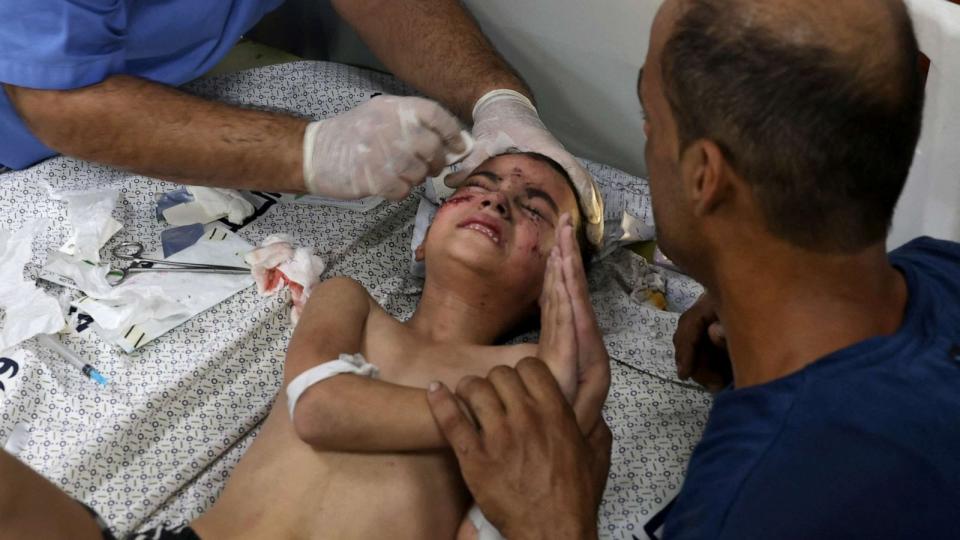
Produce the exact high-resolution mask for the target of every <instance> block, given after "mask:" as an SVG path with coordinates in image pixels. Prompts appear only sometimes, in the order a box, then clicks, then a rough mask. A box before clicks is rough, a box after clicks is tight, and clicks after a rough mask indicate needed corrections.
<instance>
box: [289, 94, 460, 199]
mask: <svg viewBox="0 0 960 540" xmlns="http://www.w3.org/2000/svg"><path fill="white" fill-rule="evenodd" d="M465 149H466V143H465V141H464V140H463V138H462V137H461V134H460V123H459V122H458V121H457V119H456V118H455V117H454V116H453V115H451V114H450V113H449V112H447V111H446V110H445V109H444V108H443V107H441V106H440V105H439V104H437V103H436V102H433V101H430V100H428V99H423V98H417V97H397V96H380V97H376V98H373V99H371V100H370V101H368V102H366V103H364V104H363V105H360V106H359V107H356V108H354V109H351V110H349V111H347V112H345V113H343V114H341V115H339V116H336V117H333V118H328V119H325V120H320V121H317V122H312V123H311V124H309V125H308V126H307V129H306V132H305V133H304V136H303V178H304V184H305V186H306V188H307V191H309V192H310V193H313V194H317V195H323V196H326V197H333V198H337V199H359V198H363V197H368V196H370V195H379V196H382V197H386V198H387V199H391V200H399V199H402V198H404V197H406V196H407V194H409V193H410V189H411V188H413V187H414V186H416V185H418V184H420V183H422V182H423V181H424V179H426V177H427V176H434V175H437V174H439V173H440V171H441V170H443V168H444V167H445V166H446V156H447V155H449V154H459V153H462V152H463V151H464V150H465Z"/></svg>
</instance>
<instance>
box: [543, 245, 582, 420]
mask: <svg viewBox="0 0 960 540" xmlns="http://www.w3.org/2000/svg"><path fill="white" fill-rule="evenodd" d="M537 356H538V357H539V358H540V359H541V360H543V361H544V362H545V363H546V364H547V366H548V367H549V368H550V371H551V372H552V373H553V376H554V377H555V378H556V379H557V382H558V383H559V384H560V390H561V391H562V392H563V396H564V397H565V398H567V402H569V403H573V402H574V398H575V397H576V395H577V382H578V380H579V373H578V368H577V336H576V329H575V327H574V323H573V305H572V303H571V300H570V294H569V293H568V292H567V287H566V285H564V282H563V270H562V269H561V267H560V248H559V247H558V246H554V248H553V250H552V251H551V252H550V257H549V258H548V259H547V270H546V274H545V276H544V279H543V291H542V292H541V293H540V344H539V349H538V351H537Z"/></svg>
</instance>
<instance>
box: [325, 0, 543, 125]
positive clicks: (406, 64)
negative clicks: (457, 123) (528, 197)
mask: <svg viewBox="0 0 960 540" xmlns="http://www.w3.org/2000/svg"><path fill="white" fill-rule="evenodd" d="M334 6H335V7H336V9H337V11H338V12H339V13H340V15H341V16H343V18H344V19H345V20H346V21H347V22H348V23H349V24H350V25H351V26H353V27H354V28H355V29H356V30H357V32H358V33H359V34H360V36H361V37H362V38H363V40H364V42H365V43H366V44H367V45H368V46H369V47H370V49H371V50H373V52H374V54H376V55H377V57H378V58H379V59H380V60H381V61H382V62H383V63H384V64H385V65H386V66H387V68H388V69H390V71H391V72H392V73H394V74H395V75H397V76H398V77H400V78H401V79H403V80H405V81H407V82H409V83H410V84H412V85H413V86H415V87H416V88H417V89H418V90H420V91H422V92H424V93H426V94H427V95H429V96H430V97H432V98H434V99H436V100H437V101H440V102H441V103H444V104H445V105H447V107H448V108H449V109H450V110H452V111H453V112H454V113H456V114H457V115H458V116H460V118H462V119H463V120H465V121H468V122H469V121H471V120H472V119H471V118H470V113H471V110H472V108H473V104H474V103H476V101H477V99H479V98H480V97H481V96H483V94H485V93H486V92H488V91H490V90H494V89H497V88H509V89H513V90H516V91H518V92H521V93H523V94H526V95H527V96H528V97H531V98H532V94H531V93H530V90H529V89H528V88H527V86H526V84H524V82H523V81H522V80H521V79H520V77H519V76H518V75H517V74H516V72H514V71H513V70H512V69H511V68H510V66H509V64H507V62H506V61H505V60H504V59H503V58H502V57H501V56H500V55H499V54H497V52H496V50H495V49H494V48H493V46H492V45H491V44H490V42H489V40H487V38H486V37H485V36H484V35H483V33H482V32H481V31H480V28H479V27H478V26H477V24H476V22H475V21H474V20H473V18H472V17H471V16H470V14H469V13H467V12H466V10H465V9H464V8H463V6H462V5H461V4H460V2H459V1H458V0H334Z"/></svg>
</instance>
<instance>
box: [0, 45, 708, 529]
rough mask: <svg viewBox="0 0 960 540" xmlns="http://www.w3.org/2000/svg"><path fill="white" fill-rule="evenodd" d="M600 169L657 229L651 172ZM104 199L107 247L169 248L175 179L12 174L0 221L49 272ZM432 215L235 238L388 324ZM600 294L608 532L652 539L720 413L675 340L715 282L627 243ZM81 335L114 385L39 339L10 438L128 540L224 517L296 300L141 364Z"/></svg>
mask: <svg viewBox="0 0 960 540" xmlns="http://www.w3.org/2000/svg"><path fill="white" fill-rule="evenodd" d="M187 90H188V91H190V92H193V93H195V94H198V95H202V96H206V97H209V98H214V99H219V100H223V101H227V102H231V103H237V104H243V105H245V106H253V107H259V108H264V109H272V110H284V111H290V112H294V113H296V114H301V115H306V116H311V117H316V118H322V117H327V116H331V115H334V114H338V113H341V112H343V111H345V110H347V109H350V108H352V107H354V106H356V105H357V104H359V103H362V102H364V101H366V100H368V99H370V98H371V97H372V96H374V95H376V94H378V93H408V92H409V89H408V88H406V87H404V86H403V85H402V84H400V83H398V82H397V81H396V80H394V79H393V78H391V77H389V76H387V75H383V74H379V73H375V72H371V71H366V70H361V69H357V68H351V67H347V66H343V65H339V64H331V63H322V62H320V63H318V62H297V63H289V64H282V65H276V66H269V67H263V68H257V69H253V70H249V71H244V72H240V73H235V74H231V75H224V76H217V77H211V78H207V79H202V80H199V81H196V82H194V83H192V84H190V85H189V86H188V87H187ZM586 165H587V167H588V169H589V170H590V171H591V172H592V173H593V174H594V175H595V176H596V177H597V178H598V179H599V181H600V183H601V185H602V186H603V190H604V193H606V194H607V195H608V196H607V199H608V200H609V201H610V204H608V213H607V216H606V217H608V218H609V222H610V223H611V224H613V223H617V221H618V220H619V219H620V218H621V217H622V215H623V211H628V212H629V213H630V214H631V215H633V216H634V217H636V218H637V219H638V220H640V221H642V222H645V223H646V224H648V225H652V212H651V209H650V201H649V190H648V187H647V184H646V182H645V181H644V180H643V179H642V178H638V177H635V176H632V175H629V174H626V173H624V172H622V171H620V170H618V169H615V168H613V167H610V166H607V165H603V164H599V163H596V162H590V161H588V162H586ZM94 187H113V188H116V189H117V190H119V191H120V193H121V195H120V200H121V202H120V204H118V207H117V210H116V211H115V213H114V215H115V217H116V218H117V219H119V220H120V221H121V222H122V223H123V225H124V228H123V229H122V230H121V231H120V232H119V233H117V236H116V237H115V238H114V239H113V240H112V241H111V242H112V243H111V244H108V245H107V249H105V250H104V252H105V253H106V252H108V250H109V248H110V246H112V245H114V243H118V242H123V241H128V240H138V241H143V242H144V243H145V244H147V245H146V248H147V250H148V251H149V250H151V249H155V248H157V247H158V245H157V244H158V238H159V233H160V231H161V230H162V228H163V227H164V225H163V224H161V223H159V222H158V221H157V219H156V216H155V210H154V206H155V202H156V196H157V195H158V194H160V193H163V192H166V191H169V190H171V189H173V188H174V187H175V186H174V185H173V184H170V183H166V182H160V181H157V180H154V179H149V178H144V177H140V176H135V175H130V174H129V173H125V172H122V171H117V170H114V169H110V168H107V167H102V166H97V165H93V164H90V163H87V162H83V161H79V160H75V159H71V158H65V157H58V158H55V159H51V160H48V161H45V162H43V163H41V164H39V165H37V166H35V167H33V168H31V169H28V170H26V171H20V172H12V173H6V174H4V175H3V176H0V200H2V201H4V204H3V205H0V227H3V228H6V229H16V228H18V227H19V226H20V225H21V224H22V223H23V222H24V221H25V220H27V219H29V218H34V217H45V218H46V219H48V220H49V223H50V225H49V227H48V228H47V230H46V232H44V233H43V234H41V235H40V236H39V237H38V238H37V239H36V241H35V243H34V262H35V263H36V264H40V263H42V261H43V259H44V258H45V256H46V253H47V252H48V251H49V250H52V249H56V248H57V247H58V246H60V245H62V244H63V242H64V241H65V240H66V238H67V236H68V235H69V225H68V223H67V220H65V219H64V215H65V210H64V205H63V203H61V202H59V201H55V200H52V199H51V198H50V197H49V193H50V191H51V190H52V191H65V190H84V189H92V188H94ZM417 193H418V194H420V193H422V192H421V191H418V192H417ZM265 195H267V194H265ZM418 205H419V198H418V197H417V196H414V197H411V198H409V199H407V200H405V201H402V202H400V203H383V204H381V205H379V206H377V207H376V208H374V209H373V210H370V211H368V212H358V211H351V210H347V209H342V208H334V207H328V206H312V205H304V204H276V205H274V206H272V207H271V208H270V209H269V210H268V211H266V212H265V213H263V215H261V216H259V217H258V218H256V219H255V220H253V221H252V222H251V223H249V224H248V225H246V226H244V227H242V228H239V229H238V230H237V231H236V234H237V235H239V236H240V237H241V238H243V239H245V240H246V241H247V242H249V243H250V244H257V243H258V242H259V241H261V240H262V239H263V238H264V237H266V236H267V235H269V234H273V233H280V232H283V233H288V234H290V235H291V236H292V237H293V239H294V240H295V241H296V242H298V243H299V244H301V245H308V246H314V251H315V253H317V254H318V255H320V256H321V257H322V258H323V259H324V260H325V262H326V265H327V271H326V273H325V274H324V277H330V276H334V275H348V276H351V277H353V278H355V279H357V280H359V281H360V282H362V283H363V284H364V285H365V286H366V287H367V288H368V289H369V290H370V291H371V293H372V295H373V296H374V297H375V298H376V299H377V300H378V301H379V302H381V303H382V304H383V305H384V307H385V308H386V309H387V310H388V311H389V312H391V313H392V314H394V315H396V316H398V317H406V316H409V315H410V313H411V312H412V311H413V309H414V307H415V305H416V301H417V299H418V296H419V292H420V287H421V281H420V280H419V278H416V277H415V276H414V275H413V274H412V273H411V272H410V238H411V234H412V229H413V227H414V217H415V214H416V212H417V208H418ZM223 226H224V227H227V224H223ZM590 284H591V289H592V298H593V302H594V305H595V307H596V310H597V314H598V318H599V322H600V325H601V327H602V330H603V331H604V334H605V341H606V344H607V347H608V349H609V351H610V356H611V358H612V386H611V390H610V396H609V399H608V402H607V405H606V408H605V413H604V414H605V416H606V418H607V420H608V422H609V423H610V426H611V428H612V430H613V433H614V437H615V442H614V447H613V458H612V461H613V464H612V469H611V475H610V481H609V483H608V487H607V493H606V496H605V500H604V504H603V507H602V509H601V527H602V529H603V537H605V538H624V539H630V538H632V537H633V535H637V536H638V537H642V533H641V532H640V529H641V528H642V526H643V524H644V523H645V522H646V521H647V520H648V519H649V517H650V516H651V515H653V514H654V513H655V512H656V511H657V510H658V509H660V508H662V507H663V506H664V505H665V504H666V503H667V502H668V501H669V500H670V499H671V498H672V497H673V495H674V494H675V493H676V492H677V491H678V490H679V487H680V484H681V482H682V479H683V474H684V470H685V466H686V462H687V459H688V458H689V454H690V452H691V450H692V448H693V446H694V445H695V444H696V441H697V440H698V438H699V436H700V433H701V432H702V430H703V426H704V422H705V420H706V415H707V411H708V408H709V405H710V398H709V395H708V394H706V393H705V392H703V391H701V390H699V389H698V388H695V387H693V386H692V385H689V384H687V383H684V382H681V381H678V380H676V378H675V373H674V364H673V348H672V343H671V337H672V332H673V328H674V327H675V324H676V320H677V317H678V312H680V311H681V310H682V309H683V308H684V307H686V306H687V305H689V304H690V303H692V302H693V301H694V299H695V298H696V297H697V296H698V294H699V292H700V287H699V286H698V285H697V284H696V283H694V282H693V281H692V280H690V279H689V278H687V277H685V276H681V275H677V274H674V273H671V272H669V271H667V270H664V269H660V268H655V267H652V266H650V265H649V264H648V263H647V262H646V261H645V260H644V259H643V258H641V257H639V256H637V255H635V254H633V253H632V252H630V251H628V250H623V249H621V250H618V251H615V252H614V253H612V254H611V255H609V256H608V257H606V258H605V259H603V260H601V261H599V262H598V263H597V264H596V265H595V267H594V268H593V269H592V270H591V272H590ZM54 291H55V289H54ZM657 294H662V295H665V297H666V298H667V302H668V310H662V309H660V308H658V307H656V306H655V305H654V304H655V302H652V301H651V298H652V297H654V296H656V295H657ZM74 327H75V329H76V330H77V332H76V333H75V334H74V335H71V336H69V337H67V338H66V339H65V341H66V342H67V344H68V345H69V346H70V347H71V348H72V349H74V350H76V351H77V352H78V353H79V355H80V356H81V357H82V358H84V359H86V360H88V361H92V363H94V364H95V365H96V367H97V368H98V369H99V370H100V371H101V372H102V373H103V374H104V375H106V376H107V377H108V378H109V379H110V383H109V384H108V385H107V386H106V387H104V388H100V387H98V386H96V385H94V384H93V383H92V382H91V381H89V380H87V379H85V378H83V377H82V376H80V375H79V374H78V373H77V372H76V370H75V368H73V367H72V366H71V365H69V364H67V363H66V362H64V361H62V360H61V359H59V358H57V357H55V356H54V355H53V354H52V353H51V352H50V351H47V350H45V349H43V348H40V347H38V346H37V345H36V344H35V343H34V342H33V341H30V342H26V343H25V344H24V345H23V346H22V348H21V350H20V351H18V353H17V354H18V355H19V356H18V358H19V360H20V365H21V369H20V372H19V373H18V374H17V376H16V377H15V378H14V379H12V380H9V379H4V384H5V388H6V391H5V392H0V395H2V398H0V399H2V400H3V401H2V403H0V441H2V440H5V439H6V438H7V436H8V435H9V434H10V433H11V432H12V431H13V430H14V428H15V427H16V426H18V425H19V426H21V427H22V429H24V430H26V432H27V433H28V438H27V440H26V443H25V446H24V448H23V450H22V452H21V453H20V454H19V457H20V458H21V459H23V460H24V461H25V462H26V463H28V464H29V465H30V466H32V467H33V468H34V469H36V470H37V471H39V472H41V473H42V474H43V475H44V476H46V477H47V478H49V479H50V480H52V481H53V482H55V483H56V484H57V485H59V486H60V487H62V488H63V489H64V490H65V491H66V492H68V493H69V494H70V495H72V496H74V497H76V498H78V499H80V500H82V501H84V502H85V503H87V504H89V505H90V506H92V507H93V508H95V509H96V510H97V511H98V512H99V513H100V514H101V515H102V516H103V517H104V518H105V519H106V520H107V522H108V523H110V524H111V525H112V526H113V527H114V528H115V530H116V531H117V532H118V533H126V532H129V531H132V530H135V529H140V528H142V527H144V526H146V525H153V524H158V523H160V522H165V521H166V522H170V523H179V522H181V521H182V520H189V519H191V518H194V517H196V516H197V515H199V514H200V513H201V512H202V511H203V510H204V509H206V508H209V507H210V505H211V504H212V503H213V501H214V500H215V499H216V497H217V495H218V493H219V492H220V490H221V489H222V488H223V486H224V484H225V482H226V480H227V478H228V477H229V475H230V471H231V470H232V468H233V466H234V465H235V464H236V463H237V462H238V461H239V459H240V458H241V457H242V455H243V453H244V451H245V450H246V449H247V448H248V447H249V445H250V443H251V441H252V440H253V438H254V437H255V436H256V434H257V432H258V430H259V426H260V423H261V422H262V420H263V419H264V417H265V415H266V414H267V412H268V410H269V408H270V406H271V404H272V402H273V399H274V397H275V395H276V392H277V390H278V389H279V386H280V383H281V379H282V367H283V358H284V353H285V350H286V347H287V343H288V340H289V338H290V335H291V325H290V321H289V309H288V306H287V305H286V303H285V301H284V299H283V298H282V297H261V296H257V294H256V291H255V290H254V289H253V288H252V287H251V288H248V289H246V290H243V291H242V292H240V293H238V294H236V295H234V296H232V297H230V298H229V299H228V300H226V301H224V302H222V303H220V304H218V305H216V306H214V307H213V308H211V309H209V310H207V311H205V312H203V313H201V314H200V315H198V316H196V317H194V318H193V319H191V320H189V321H187V322H186V323H184V324H183V325H181V326H179V327H177V328H175V329H174V330H172V331H170V332H169V333H167V334H165V335H163V336H161V337H160V338H158V339H156V340H155V341H153V342H150V343H148V344H146V345H145V346H142V347H141V348H139V349H137V350H136V351H135V352H133V353H132V354H126V353H123V352H122V351H121V350H120V349H119V348H117V347H116V346H115V345H112V344H109V343H106V342H104V340H103V339H100V337H98V335H97V334H95V333H94V332H93V331H91V329H90V325H89V322H88V321H84V320H79V319H78V320H77V321H75V322H74ZM251 496H255V494H251Z"/></svg>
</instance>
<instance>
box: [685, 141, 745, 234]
mask: <svg viewBox="0 0 960 540" xmlns="http://www.w3.org/2000/svg"><path fill="white" fill-rule="evenodd" d="M726 171H727V158H726V156H724V154H723V151H722V150H720V147H719V146H718V145H717V143H715V142H713V141H711V140H709V139H700V140H697V141H694V142H693V143H691V144H690V145H689V146H687V148H686V149H685V150H684V151H683V154H682V155H681V156H680V176H681V178H683V184H684V188H685V190H686V192H687V196H688V198H689V200H690V201H691V203H692V204H693V207H692V211H693V213H694V215H696V216H705V215H707V214H710V213H712V212H714V211H715V210H716V209H717V207H719V206H720V205H721V204H723V202H724V201H725V200H726V199H727V197H728V196H729V192H730V188H731V187H732V186H731V185H730V179H729V178H728V177H727V175H726Z"/></svg>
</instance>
